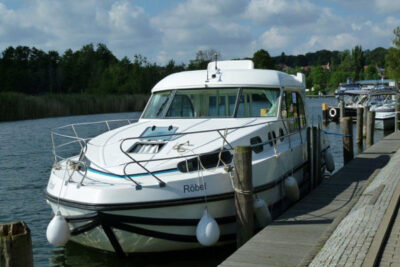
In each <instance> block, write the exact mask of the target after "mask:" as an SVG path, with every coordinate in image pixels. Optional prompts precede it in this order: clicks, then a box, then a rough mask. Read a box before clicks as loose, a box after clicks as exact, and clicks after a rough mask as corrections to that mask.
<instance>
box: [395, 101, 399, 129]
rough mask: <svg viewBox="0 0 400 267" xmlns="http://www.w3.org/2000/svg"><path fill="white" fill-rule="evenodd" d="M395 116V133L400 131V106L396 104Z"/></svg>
mask: <svg viewBox="0 0 400 267" xmlns="http://www.w3.org/2000/svg"><path fill="white" fill-rule="evenodd" d="M395 112H396V113H395V115H394V131H395V132H398V131H400V104H396V107H395Z"/></svg>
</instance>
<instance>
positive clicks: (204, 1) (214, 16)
mask: <svg viewBox="0 0 400 267" xmlns="http://www.w3.org/2000/svg"><path fill="white" fill-rule="evenodd" d="M246 4H247V2H246V0H241V1H234V2H232V1H228V0H221V1H214V0H188V1H183V2H181V3H179V4H178V5H177V6H176V7H175V8H172V9H170V10H168V11H164V12H162V13H161V14H159V15H157V16H156V17H154V18H153V19H152V23H153V25H156V26H157V27H158V29H160V31H161V32H162V36H163V39H162V45H163V49H165V50H166V51H168V52H169V54H171V56H173V57H177V59H178V61H179V60H187V57H188V54H189V55H190V58H192V59H193V58H194V56H195V53H196V52H197V51H198V50H200V49H211V48H212V49H215V50H217V51H219V52H220V53H222V54H225V53H227V54H228V55H233V57H238V56H245V51H246V50H245V47H247V46H248V45H249V43H250V42H251V40H252V36H251V28H250V27H248V26H245V25H242V24H240V23H239V22H238V21H239V20H240V18H241V16H242V13H243V10H245V8H246ZM178 51H180V52H179V53H178ZM182 51H189V53H188V52H186V53H182ZM234 51H236V52H234ZM182 55H185V57H186V58H182Z"/></svg>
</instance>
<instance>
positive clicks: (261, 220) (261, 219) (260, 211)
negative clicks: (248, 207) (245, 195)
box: [254, 198, 272, 228]
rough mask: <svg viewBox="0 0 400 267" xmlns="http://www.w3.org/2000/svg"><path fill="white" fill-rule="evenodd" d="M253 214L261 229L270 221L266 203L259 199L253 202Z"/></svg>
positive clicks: (270, 217)
mask: <svg viewBox="0 0 400 267" xmlns="http://www.w3.org/2000/svg"><path fill="white" fill-rule="evenodd" d="M254 213H255V215H256V219H257V223H258V225H259V226H260V227H261V228H264V227H265V226H267V225H268V224H270V223H271V221H272V216H271V213H270V212H269V209H268V205H267V203H266V202H265V201H264V200H263V199H261V198H256V199H255V200H254Z"/></svg>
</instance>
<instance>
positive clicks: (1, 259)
mask: <svg viewBox="0 0 400 267" xmlns="http://www.w3.org/2000/svg"><path fill="white" fill-rule="evenodd" d="M32 254H33V253H32V239H31V231H30V230H29V228H28V226H27V225H26V224H25V222H12V223H5V224H2V225H0V266H3V267H14V266H24V267H25V266H26V267H31V266H32V267H33V255H32Z"/></svg>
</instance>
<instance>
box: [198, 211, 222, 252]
mask: <svg viewBox="0 0 400 267" xmlns="http://www.w3.org/2000/svg"><path fill="white" fill-rule="evenodd" d="M219 234H220V232H219V226H218V223H217V222H216V221H215V220H214V218H213V217H211V216H210V215H209V214H208V212H207V209H205V210H204V213H203V216H202V217H201V219H200V221H199V223H198V224H197V228H196V237H197V241H199V243H200V244H202V245H203V246H211V245H214V244H215V243H217V241H218V239H219Z"/></svg>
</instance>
